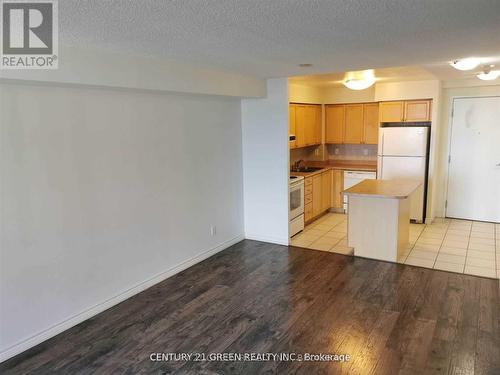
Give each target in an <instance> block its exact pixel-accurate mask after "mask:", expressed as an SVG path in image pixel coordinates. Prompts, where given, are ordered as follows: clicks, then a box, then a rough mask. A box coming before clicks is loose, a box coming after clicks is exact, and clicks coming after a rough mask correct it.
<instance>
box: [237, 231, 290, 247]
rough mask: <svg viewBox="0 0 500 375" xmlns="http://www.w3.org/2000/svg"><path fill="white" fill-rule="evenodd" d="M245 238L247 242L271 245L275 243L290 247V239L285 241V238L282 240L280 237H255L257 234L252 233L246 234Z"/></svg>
mask: <svg viewBox="0 0 500 375" xmlns="http://www.w3.org/2000/svg"><path fill="white" fill-rule="evenodd" d="M245 238H246V239H247V240H254V241H262V242H269V243H274V244H277V245H285V246H288V238H286V239H283V238H280V237H268V236H259V235H255V234H252V233H246V234H245Z"/></svg>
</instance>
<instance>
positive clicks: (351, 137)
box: [344, 104, 363, 144]
mask: <svg viewBox="0 0 500 375" xmlns="http://www.w3.org/2000/svg"><path fill="white" fill-rule="evenodd" d="M362 140H363V104H348V105H346V106H345V130H344V143H350V144H360V143H361V141H362Z"/></svg>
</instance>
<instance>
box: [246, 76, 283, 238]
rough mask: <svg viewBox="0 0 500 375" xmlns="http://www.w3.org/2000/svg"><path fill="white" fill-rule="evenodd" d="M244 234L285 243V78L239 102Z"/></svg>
mask: <svg viewBox="0 0 500 375" xmlns="http://www.w3.org/2000/svg"><path fill="white" fill-rule="evenodd" d="M241 124H242V133H243V185H244V207H245V210H244V211H245V236H246V237H247V238H251V239H257V240H262V241H268V242H273V243H279V244H288V175H289V173H288V170H289V165H288V82H287V79H286V78H283V79H270V80H268V83H267V97H266V98H263V99H244V100H242V103H241Z"/></svg>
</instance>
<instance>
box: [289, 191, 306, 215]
mask: <svg viewBox="0 0 500 375" xmlns="http://www.w3.org/2000/svg"><path fill="white" fill-rule="evenodd" d="M303 213H304V183H298V184H294V185H292V186H290V220H293V219H295V218H296V217H297V216H300V215H302V214H303Z"/></svg>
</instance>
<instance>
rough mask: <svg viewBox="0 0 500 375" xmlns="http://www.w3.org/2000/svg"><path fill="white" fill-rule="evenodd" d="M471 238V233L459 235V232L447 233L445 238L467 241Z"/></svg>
mask: <svg viewBox="0 0 500 375" xmlns="http://www.w3.org/2000/svg"><path fill="white" fill-rule="evenodd" d="M469 238H470V236H469V234H464V235H457V234H450V233H446V235H445V236H444V239H445V240H450V241H465V242H468V241H469Z"/></svg>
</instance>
